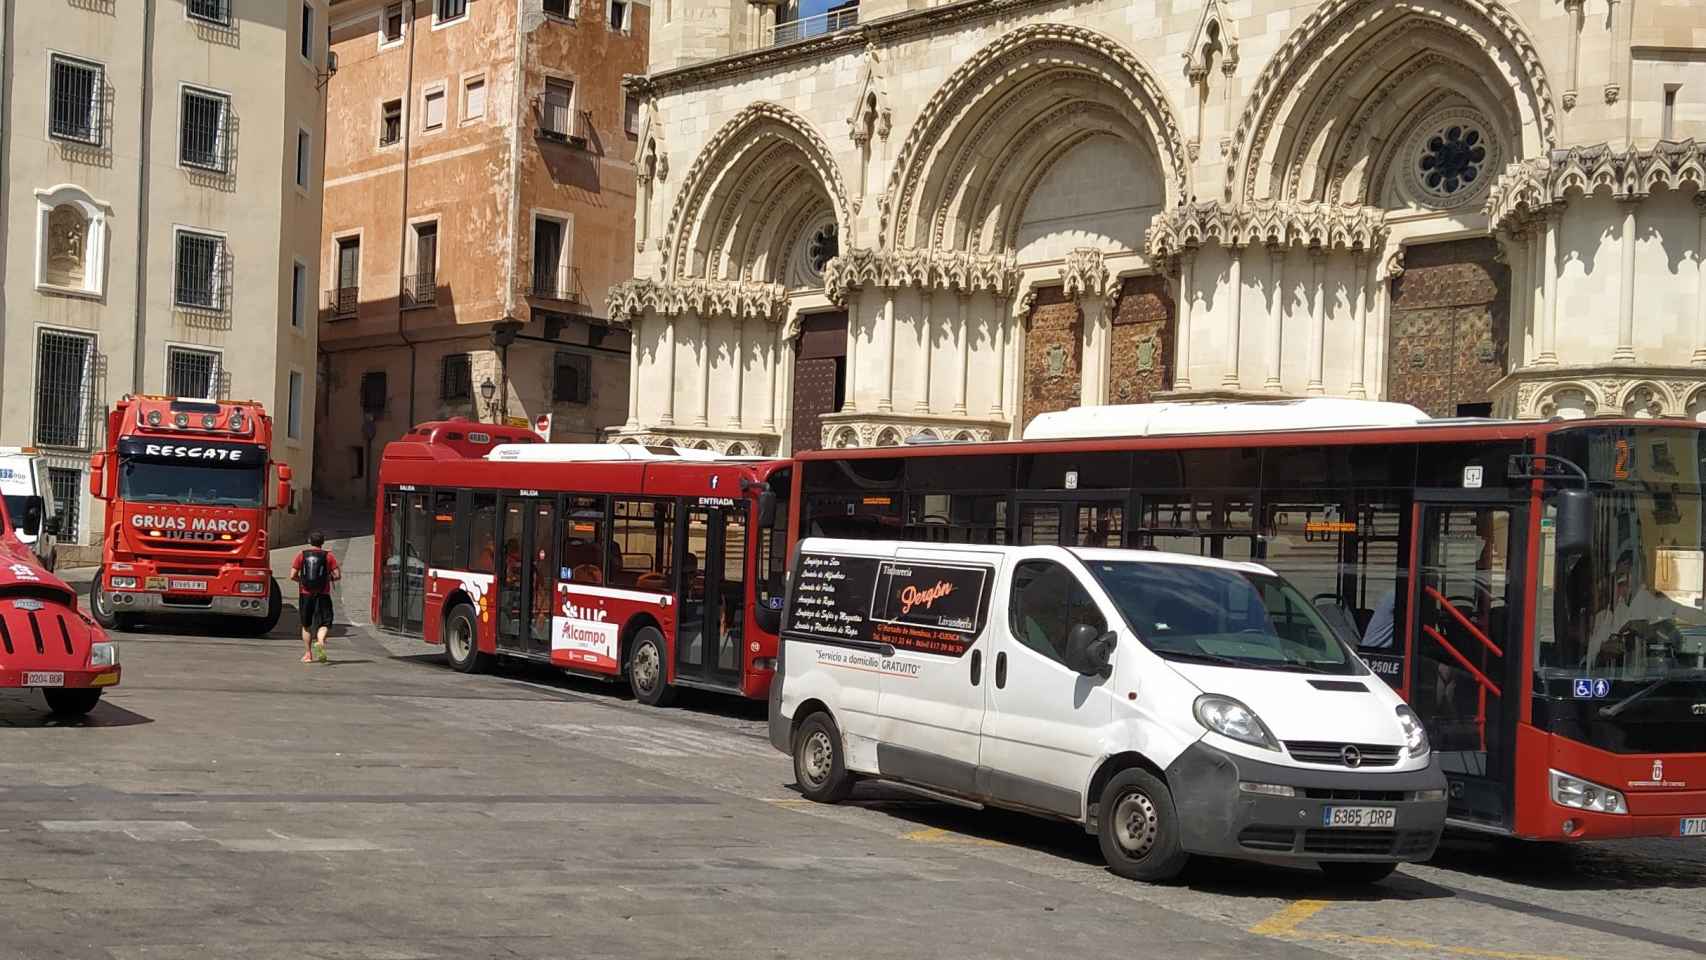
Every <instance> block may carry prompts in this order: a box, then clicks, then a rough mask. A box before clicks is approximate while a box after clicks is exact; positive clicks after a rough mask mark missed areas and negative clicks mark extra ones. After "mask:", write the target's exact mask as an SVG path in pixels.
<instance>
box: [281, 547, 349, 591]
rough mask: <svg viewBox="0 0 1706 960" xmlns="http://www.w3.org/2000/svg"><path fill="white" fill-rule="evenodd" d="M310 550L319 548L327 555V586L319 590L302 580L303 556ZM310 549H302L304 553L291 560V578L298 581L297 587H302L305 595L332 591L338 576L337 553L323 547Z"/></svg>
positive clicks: (318, 548)
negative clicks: (333, 583) (333, 582)
mask: <svg viewBox="0 0 1706 960" xmlns="http://www.w3.org/2000/svg"><path fill="white" fill-rule="evenodd" d="M308 550H319V551H320V552H321V553H324V554H325V555H326V585H325V587H323V588H321V589H318V590H316V589H311V588H309V587H308V586H307V585H306V584H304V583H303V582H302V557H303V554H306V553H307V552H308ZM308 550H304V551H302V553H298V554H297V555H296V559H295V560H292V561H290V579H292V580H295V581H296V585H297V587H299V588H301V590H302V595H303V596H305V597H317V596H319V595H320V594H323V593H331V592H332V581H333V580H336V579H337V578H338V557H337V554H335V553H333V552H332V551H330V550H326V549H324V548H322V547H309V548H308Z"/></svg>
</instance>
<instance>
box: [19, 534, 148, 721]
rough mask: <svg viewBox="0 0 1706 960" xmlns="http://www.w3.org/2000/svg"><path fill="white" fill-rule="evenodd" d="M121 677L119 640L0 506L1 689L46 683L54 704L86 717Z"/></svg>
mask: <svg viewBox="0 0 1706 960" xmlns="http://www.w3.org/2000/svg"><path fill="white" fill-rule="evenodd" d="M38 512H39V511H38ZM118 681H119V665H118V647H117V645H116V644H114V643H112V642H111V641H109V640H108V639H107V635H106V632H105V631H103V630H102V629H101V628H100V626H99V625H97V624H96V623H95V622H94V621H93V620H90V619H89V618H88V617H87V616H84V615H83V613H82V612H81V611H79V610H78V609H77V594H76V593H75V592H74V591H73V590H72V589H71V588H70V587H69V586H67V585H66V584H65V581H63V580H61V579H59V578H58V577H56V576H54V575H53V574H51V573H49V572H47V570H45V569H43V568H42V566H41V564H40V562H39V561H38V560H37V559H36V555H35V553H34V551H32V550H31V549H30V548H29V547H27V546H25V545H24V543H23V541H21V540H19V539H18V536H17V530H16V528H14V527H13V525H12V518H11V516H10V515H9V514H8V513H7V512H6V510H5V507H4V505H0V690H4V689H10V688H34V689H37V690H40V691H41V694H42V697H43V698H44V699H45V700H47V708H48V709H49V710H50V711H52V712H53V713H56V714H60V715H62V716H77V717H80V716H82V715H83V714H86V713H88V712H89V711H90V710H93V709H94V708H95V704H96V703H98V702H100V699H101V691H102V690H104V689H106V688H107V687H110V686H112V685H114V684H116V683H118Z"/></svg>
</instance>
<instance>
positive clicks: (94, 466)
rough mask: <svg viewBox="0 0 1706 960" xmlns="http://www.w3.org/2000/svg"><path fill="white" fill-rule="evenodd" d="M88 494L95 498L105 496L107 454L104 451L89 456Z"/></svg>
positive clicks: (104, 497) (103, 497) (100, 498)
mask: <svg viewBox="0 0 1706 960" xmlns="http://www.w3.org/2000/svg"><path fill="white" fill-rule="evenodd" d="M89 496H91V497H94V498H95V499H96V500H105V499H106V498H107V455H106V454H104V453H97V454H95V455H94V456H92V457H90V458H89Z"/></svg>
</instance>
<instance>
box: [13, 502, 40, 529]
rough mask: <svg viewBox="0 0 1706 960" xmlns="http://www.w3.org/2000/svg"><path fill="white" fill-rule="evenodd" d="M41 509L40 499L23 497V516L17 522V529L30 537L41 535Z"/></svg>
mask: <svg viewBox="0 0 1706 960" xmlns="http://www.w3.org/2000/svg"><path fill="white" fill-rule="evenodd" d="M42 509H43V508H42V499H41V498H40V497H25V498H24V515H23V516H22V517H20V518H19V520H18V529H19V530H21V531H23V532H24V533H27V534H29V535H30V536H32V537H33V536H36V535H37V534H39V533H41V514H42Z"/></svg>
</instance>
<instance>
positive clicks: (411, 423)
mask: <svg viewBox="0 0 1706 960" xmlns="http://www.w3.org/2000/svg"><path fill="white" fill-rule="evenodd" d="M415 13H416V11H415V0H409V65H408V72H407V74H406V75H405V77H404V80H403V96H404V97H405V98H406V99H405V100H404V104H403V190H402V193H403V203H402V207H401V214H400V220H399V222H398V224H397V228H398V229H397V339H399V340H401V341H403V344H404V345H405V346H407V347H408V348H409V419H408V422H407V423H405V424H403V428H404V429H405V430H413V429H414V427H415V341H413V340H410V339H409V334H408V331H407V330H405V329H404V327H403V292H404V289H403V288H404V285H405V283H406V282H407V281H405V280H404V274H403V264H404V263H406V262H408V254H409V160H410V156H409V152H410V150H411V149H412V147H413V137H414V127H415V31H416V24H415ZM416 269H417V270H418V269H419V266H418V265H417V267H416ZM436 279H437V278H436V276H435V277H434V281H435V282H436ZM367 446H368V457H367V459H368V466H369V467H370V468H371V467H372V465H373V464H372V460H373V453H372V450H373V441H372V439H371V438H369V440H368V444H367ZM368 480H369V482H368V491H369V492H368V497H369V500H370V501H371V498H372V496H373V494H372V488H373V485H374V484H375V483H377V482H378V481H377V480H376V479H374V478H373V477H372V472H371V470H370V471H369V477H368Z"/></svg>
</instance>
